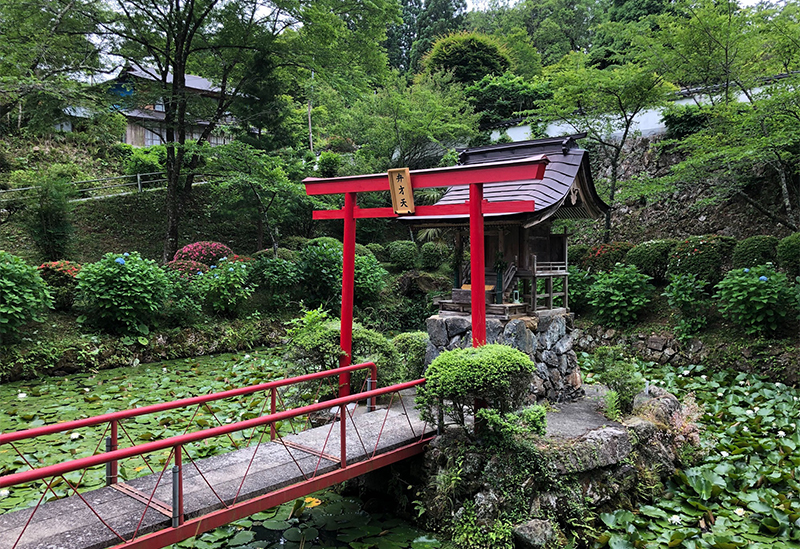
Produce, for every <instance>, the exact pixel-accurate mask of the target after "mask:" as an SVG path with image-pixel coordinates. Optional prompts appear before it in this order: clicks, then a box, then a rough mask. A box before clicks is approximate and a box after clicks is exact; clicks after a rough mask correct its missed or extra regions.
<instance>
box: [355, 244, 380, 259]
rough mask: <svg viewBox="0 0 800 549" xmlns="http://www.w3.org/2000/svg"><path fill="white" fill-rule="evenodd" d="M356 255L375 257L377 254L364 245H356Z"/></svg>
mask: <svg viewBox="0 0 800 549" xmlns="http://www.w3.org/2000/svg"><path fill="white" fill-rule="evenodd" d="M356 255H362V256H364V257H375V254H373V253H372V251H371V250H370V249H369V248H367V247H366V246H364V245H363V244H358V243H356Z"/></svg>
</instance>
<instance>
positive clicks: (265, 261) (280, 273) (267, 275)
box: [250, 248, 300, 296]
mask: <svg viewBox="0 0 800 549" xmlns="http://www.w3.org/2000/svg"><path fill="white" fill-rule="evenodd" d="M278 249H280V248H278ZM266 251H267V253H265V254H263V255H258V254H256V255H257V258H256V260H255V262H254V263H253V265H252V269H250V280H251V281H252V282H254V283H255V284H257V285H258V287H259V288H261V289H262V290H264V291H266V292H267V293H269V294H270V295H272V296H277V295H286V294H290V293H291V292H292V290H293V288H294V287H295V285H297V283H298V282H300V269H299V267H298V266H297V264H296V263H295V262H293V261H287V260H285V259H281V258H279V257H272V250H266Z"/></svg>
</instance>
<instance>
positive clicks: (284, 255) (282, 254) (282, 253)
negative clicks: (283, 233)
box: [270, 248, 297, 261]
mask: <svg viewBox="0 0 800 549" xmlns="http://www.w3.org/2000/svg"><path fill="white" fill-rule="evenodd" d="M270 251H271V250H270ZM275 255H276V256H277V257H278V259H283V260H284V261H294V260H295V258H296V257H297V254H296V253H294V252H293V251H292V250H290V249H289V248H278V249H277V250H275Z"/></svg>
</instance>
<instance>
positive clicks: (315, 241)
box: [305, 236, 344, 250]
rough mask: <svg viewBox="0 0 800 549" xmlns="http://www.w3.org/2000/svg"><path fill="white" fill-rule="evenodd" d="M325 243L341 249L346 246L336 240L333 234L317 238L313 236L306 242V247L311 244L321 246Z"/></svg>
mask: <svg viewBox="0 0 800 549" xmlns="http://www.w3.org/2000/svg"><path fill="white" fill-rule="evenodd" d="M323 244H325V245H326V246H332V247H334V248H339V249H340V250H341V249H342V248H343V247H344V245H343V244H342V243H341V241H339V240H336V239H335V238H333V237H331V236H318V237H317V238H312V239H311V240H309V241H308V242H306V245H305V248H308V247H310V246H321V245H323Z"/></svg>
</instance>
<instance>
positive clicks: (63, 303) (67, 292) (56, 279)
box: [38, 260, 81, 311]
mask: <svg viewBox="0 0 800 549" xmlns="http://www.w3.org/2000/svg"><path fill="white" fill-rule="evenodd" d="M38 270H39V276H41V277H42V280H44V282H45V284H47V287H48V288H49V289H50V293H51V295H52V296H53V301H54V304H55V308H56V310H60V311H68V310H69V309H71V308H72V304H73V303H74V302H75V287H76V286H77V285H78V279H77V278H75V277H76V276H78V273H79V272H81V265H80V263H73V262H72V261H63V260H62V261H50V262H48V263H43V264H42V265H39V267H38Z"/></svg>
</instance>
